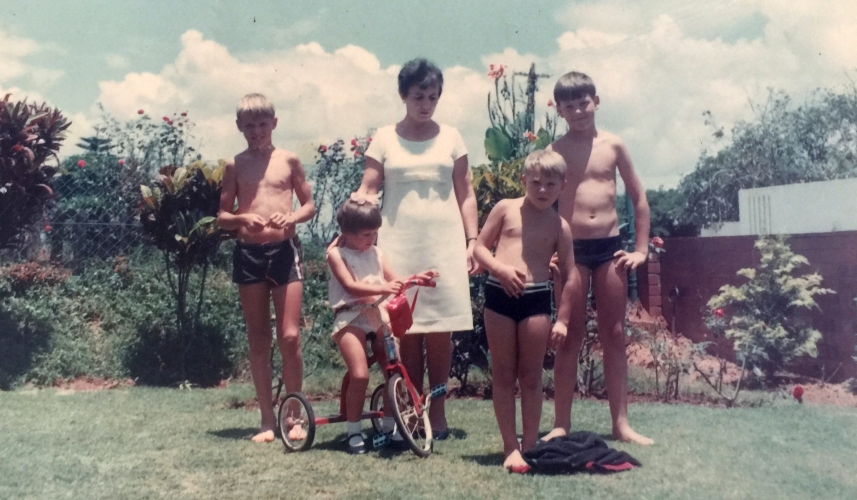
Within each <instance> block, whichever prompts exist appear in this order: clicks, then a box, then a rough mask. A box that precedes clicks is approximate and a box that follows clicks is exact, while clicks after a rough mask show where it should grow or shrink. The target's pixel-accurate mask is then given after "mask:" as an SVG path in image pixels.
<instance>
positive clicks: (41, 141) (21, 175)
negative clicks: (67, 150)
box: [0, 94, 71, 249]
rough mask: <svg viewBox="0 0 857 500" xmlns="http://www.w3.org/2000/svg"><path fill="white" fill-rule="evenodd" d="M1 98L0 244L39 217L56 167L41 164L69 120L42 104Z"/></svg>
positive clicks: (10, 242) (53, 153)
mask: <svg viewBox="0 0 857 500" xmlns="http://www.w3.org/2000/svg"><path fill="white" fill-rule="evenodd" d="M10 95H11V94H6V96H5V97H4V98H3V100H2V101H0V249H6V248H10V247H13V246H15V245H16V244H18V243H20V242H21V241H22V239H24V238H25V236H24V234H25V231H26V229H27V228H31V227H34V226H35V225H37V224H38V223H39V222H40V221H42V220H43V218H44V210H45V207H46V205H47V204H48V203H49V202H50V200H51V198H52V196H53V194H54V193H53V190H52V188H51V181H52V179H53V177H54V175H55V174H56V173H57V171H58V169H57V167H55V166H49V165H45V162H46V161H47V160H48V159H49V158H51V157H54V158H55V159H56V158H57V152H58V151H59V149H60V146H61V145H62V141H63V139H64V132H65V131H66V129H67V128H68V127H69V125H71V122H69V121H68V120H67V119H66V118H65V117H64V116H63V115H62V113H61V112H60V111H59V110H58V109H52V108H50V107H49V106H48V105H47V104H35V103H29V104H28V103H27V102H26V100H24V101H20V102H13V101H11V100H10V99H9V98H10Z"/></svg>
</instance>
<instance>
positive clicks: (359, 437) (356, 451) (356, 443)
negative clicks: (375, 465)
mask: <svg viewBox="0 0 857 500" xmlns="http://www.w3.org/2000/svg"><path fill="white" fill-rule="evenodd" d="M347 442H348V453H350V454H351V455H362V454H364V453H366V440H365V439H363V434H352V435H350V436H348V440H347Z"/></svg>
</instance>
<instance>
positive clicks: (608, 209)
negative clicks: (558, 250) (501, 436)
mask: <svg viewBox="0 0 857 500" xmlns="http://www.w3.org/2000/svg"><path fill="white" fill-rule="evenodd" d="M554 101H555V102H556V110H557V113H558V114H559V116H561V117H562V118H564V119H565V121H566V123H568V133H566V134H565V135H564V136H562V137H560V138H559V139H557V140H556V141H554V143H553V144H551V145H550V146H549V147H548V149H551V150H553V151H556V152H557V153H559V154H560V155H562V157H563V158H564V159H565V162H566V164H567V165H568V173H567V174H566V180H567V181H568V186H567V188H566V189H565V191H563V193H562V195H561V196H560V197H559V214H560V215H561V216H562V217H563V218H564V219H565V220H567V221H568V222H569V224H570V225H571V230H572V231H573V232H574V237H575V238H576V239H575V240H574V260H575V263H576V265H575V266H573V267H572V269H571V276H570V280H571V282H572V283H573V287H572V290H573V291H572V294H571V301H572V302H571V303H572V315H571V321H570V323H569V327H568V330H569V331H568V339H567V341H566V342H565V343H564V344H563V345H562V346H561V347H560V348H558V349H557V352H556V360H555V362H554V384H555V389H556V392H555V411H556V414H555V421H554V429H553V430H552V431H551V432H550V433H548V435H547V436H545V437H544V438H543V439H546V440H547V439H550V438H552V437H555V436H561V435H565V434H566V433H567V432H568V431H569V428H570V426H571V401H572V398H573V396H574V384H575V382H576V380H577V356H578V353H579V351H580V346H581V343H582V342H583V337H584V335H585V326H586V296H587V294H588V292H589V287H590V283H591V284H592V289H593V292H594V294H595V304H596V308H597V315H598V338H599V341H600V342H601V347H602V349H603V352H604V381H605V385H606V386H607V400H608V401H609V402H610V415H611V417H612V420H613V436H614V437H615V438H616V439H619V440H620V441H630V442H634V443H638V444H652V442H653V441H652V440H651V439H649V438H647V437H645V436H642V435H640V434H638V433H637V432H635V431H634V430H633V429H632V428H631V426H630V425H629V424H628V400H627V396H628V361H627V359H626V357H625V328H624V326H625V310H626V305H627V302H628V272H630V271H631V270H632V269H636V267H637V266H639V265H640V264H642V263H643V262H645V261H646V255H647V253H648V244H649V204H648V202H647V201H646V192H645V191H644V190H643V186H642V184H641V183H640V179H639V178H638V177H637V174H636V172H635V171H634V167H633V165H632V164H631V157H630V156H629V154H628V149H627V148H626V147H625V144H624V143H623V142H622V140H621V139H619V138H618V137H617V136H615V135H613V134H611V133H609V132H605V131H604V130H602V129H599V128H596V127H595V110H597V109H598V104H599V102H600V101H599V98H598V95H597V94H596V93H595V84H594V83H593V82H592V79H591V78H589V77H588V76H586V75H584V74H582V73H576V72H571V73H568V74H565V75H563V76H562V77H560V79H559V81H558V82H557V83H556V86H555V87H554ZM617 170H618V172H619V175H621V176H622V180H623V181H624V183H625V191H626V192H627V193H628V196H629V197H630V198H631V201H632V202H633V205H634V221H635V229H636V232H637V241H636V242H635V250H634V251H633V252H626V251H625V250H624V249H623V248H622V239H621V237H620V236H619V218H618V216H617V214H616V171H617ZM557 279H558V280H559V281H560V282H563V283H566V282H568V280H569V276H567V275H565V274H563V273H559V276H558V277H557Z"/></svg>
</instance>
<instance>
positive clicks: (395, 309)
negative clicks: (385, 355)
mask: <svg viewBox="0 0 857 500" xmlns="http://www.w3.org/2000/svg"><path fill="white" fill-rule="evenodd" d="M419 293H420V292H419V290H417V294H415V295H414V301H413V303H411V304H408V296H407V295H406V294H405V292H404V290H403V291H402V292H401V293H399V294H396V296H395V297H393V298H392V299H390V300H389V301H387V314H389V316H390V329H391V330H393V335H395V336H396V338H402V337H404V336H405V332H407V331H408V329H409V328H410V327H411V326H412V325H413V324H414V315H413V312H414V304H416V302H417V295H418V294H419Z"/></svg>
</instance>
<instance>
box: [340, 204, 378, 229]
mask: <svg viewBox="0 0 857 500" xmlns="http://www.w3.org/2000/svg"><path fill="white" fill-rule="evenodd" d="M336 223H337V224H339V230H340V231H342V232H343V233H351V234H354V233H359V232H360V231H366V230H370V231H371V230H375V229H378V228H379V227H381V211H380V210H379V209H378V205H376V204H374V203H367V202H363V203H358V202H356V201H354V200H351V199H348V200H345V203H343V204H342V205H340V206H339V209H337V210H336Z"/></svg>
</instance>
